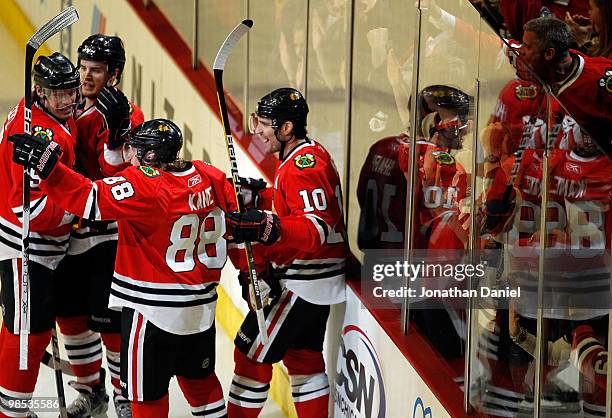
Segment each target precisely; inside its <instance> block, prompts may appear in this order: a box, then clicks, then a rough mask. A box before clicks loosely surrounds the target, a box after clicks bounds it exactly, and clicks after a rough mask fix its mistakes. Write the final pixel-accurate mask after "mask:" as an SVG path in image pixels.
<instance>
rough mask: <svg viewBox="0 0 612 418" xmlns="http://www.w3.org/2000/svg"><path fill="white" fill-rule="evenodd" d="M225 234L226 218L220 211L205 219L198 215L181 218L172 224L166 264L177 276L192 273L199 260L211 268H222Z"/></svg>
mask: <svg viewBox="0 0 612 418" xmlns="http://www.w3.org/2000/svg"><path fill="white" fill-rule="evenodd" d="M224 234H225V215H224V213H223V211H222V210H221V209H219V208H215V210H213V211H212V212H210V213H209V214H208V215H207V216H206V217H205V218H203V219H202V220H200V216H198V215H197V214H195V213H190V214H187V215H182V216H181V217H179V218H178V219H177V220H176V221H174V224H172V229H171V231H170V246H169V247H168V248H167V249H166V264H168V267H170V268H171V269H172V271H174V272H177V273H181V272H186V271H192V270H193V269H194V268H195V266H196V258H197V260H198V261H199V262H200V263H202V264H204V266H206V267H207V268H209V269H220V268H223V266H224V265H225V262H226V260H227V242H226V241H225V238H223V235H224ZM194 253H195V254H194Z"/></svg>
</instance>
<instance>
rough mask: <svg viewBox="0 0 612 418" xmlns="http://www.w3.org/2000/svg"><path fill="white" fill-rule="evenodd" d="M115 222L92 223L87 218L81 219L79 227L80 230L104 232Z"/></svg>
mask: <svg viewBox="0 0 612 418" xmlns="http://www.w3.org/2000/svg"><path fill="white" fill-rule="evenodd" d="M113 222H115V221H92V220H89V219H87V218H81V221H80V223H79V226H80V227H81V228H90V229H93V230H94V231H97V232H106V231H107V230H108V226H109V225H110V224H111V223H113Z"/></svg>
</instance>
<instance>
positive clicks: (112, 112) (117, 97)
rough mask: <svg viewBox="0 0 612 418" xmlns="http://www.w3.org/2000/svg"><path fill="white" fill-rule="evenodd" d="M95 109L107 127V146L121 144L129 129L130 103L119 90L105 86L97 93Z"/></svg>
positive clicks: (115, 147) (116, 146)
mask: <svg viewBox="0 0 612 418" xmlns="http://www.w3.org/2000/svg"><path fill="white" fill-rule="evenodd" d="M96 109H98V111H99V112H100V113H101V114H102V116H103V117H104V120H105V122H106V127H107V128H108V148H109V149H117V148H119V147H121V146H122V145H123V143H124V142H125V140H126V139H127V134H128V132H129V131H130V103H129V102H128V99H127V98H126V97H125V95H124V94H123V92H122V91H121V90H118V89H116V88H115V87H109V86H106V87H104V88H103V89H102V90H100V92H99V93H98V97H97V100H96Z"/></svg>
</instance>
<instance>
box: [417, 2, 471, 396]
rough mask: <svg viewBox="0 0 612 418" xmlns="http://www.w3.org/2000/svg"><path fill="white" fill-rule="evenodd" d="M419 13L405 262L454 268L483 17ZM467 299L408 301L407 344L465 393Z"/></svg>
mask: <svg viewBox="0 0 612 418" xmlns="http://www.w3.org/2000/svg"><path fill="white" fill-rule="evenodd" d="M421 6H422V12H421V20H420V23H421V33H420V45H419V66H418V78H417V80H416V86H417V87H416V92H415V93H416V94H417V97H418V99H417V100H416V102H417V109H416V119H415V121H414V124H415V125H416V126H415V127H414V129H413V132H416V142H417V145H416V150H417V152H416V154H417V155H416V160H415V163H416V165H417V167H418V173H417V174H416V175H415V176H412V177H411V178H410V180H411V184H410V190H411V193H413V194H414V206H413V213H414V217H413V219H412V220H410V222H412V225H413V228H412V243H413V245H412V248H409V249H408V251H409V252H408V255H409V257H411V262H412V263H415V262H417V261H418V260H420V259H423V257H424V260H425V262H426V263H427V264H446V263H449V264H453V265H458V264H462V263H465V262H467V260H465V255H464V251H465V250H466V249H468V242H469V233H470V229H469V218H470V212H471V211H472V208H471V206H470V201H471V198H472V195H471V181H472V176H473V175H475V173H476V171H475V167H473V166H472V157H473V150H474V146H473V134H474V127H475V120H474V119H475V118H474V108H475V107H476V105H477V103H476V102H477V97H476V93H477V77H478V59H479V48H478V36H479V26H480V17H479V15H478V13H477V12H476V11H475V10H474V8H473V7H472V6H471V5H470V4H469V3H467V2H462V1H457V0H447V1H438V2H435V3H433V2H432V3H429V4H427V5H426V4H425V2H421ZM423 6H428V7H427V8H425V7H423ZM455 95H457V96H462V97H465V96H466V95H467V96H468V98H469V100H468V103H469V102H471V104H467V105H463V106H460V107H457V106H455V105H450V106H448V105H447V104H445V102H448V101H451V102H452V101H453V99H452V98H453V96H455ZM445 126H447V127H448V128H445ZM451 131H452V137H453V138H454V139H452V143H453V145H452V146H450V147H448V146H442V145H441V144H443V143H446V144H448V143H450V142H448V141H450V140H448V139H445V138H446V137H444V135H450V134H451ZM449 138H450V136H449ZM433 144H437V145H433ZM412 146H413V145H412V142H411V145H410V147H412ZM407 168H408V170H409V169H410V167H407ZM433 282H434V281H433V280H432V281H431V282H430V283H433ZM416 283H417V282H415V286H414V288H415V290H416V292H417V294H419V295H420V293H421V289H422V288H423V287H435V288H438V289H450V288H467V286H466V284H467V282H465V281H464V282H462V283H459V282H456V281H455V280H454V279H447V278H445V279H439V280H437V281H435V284H426V283H425V282H423V284H422V285H418V284H416ZM466 300H467V298H457V299H448V298H435V297H434V298H432V297H419V296H417V297H414V298H410V300H409V308H410V309H409V312H410V314H409V318H408V321H409V325H410V327H409V334H408V336H409V338H410V337H411V336H412V335H415V334H414V333H413V332H415V331H416V333H418V334H420V336H421V337H423V338H425V339H426V340H427V341H428V342H429V343H430V345H431V347H432V349H433V352H434V353H436V355H438V356H439V358H440V360H441V361H443V362H445V363H447V364H448V366H449V367H448V369H447V374H448V379H449V380H448V382H449V385H453V384H455V385H457V388H459V387H462V386H463V377H464V364H465V350H466V344H465V338H466V336H467V331H466V328H465V327H466V312H467V309H466V308H467V306H466V304H465V302H466ZM432 324H436V325H435V326H431V325H432ZM453 382H454V383H453Z"/></svg>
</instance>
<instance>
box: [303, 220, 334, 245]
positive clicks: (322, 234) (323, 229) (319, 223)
mask: <svg viewBox="0 0 612 418" xmlns="http://www.w3.org/2000/svg"><path fill="white" fill-rule="evenodd" d="M306 218H307V219H308V220H309V221H310V222H312V223H313V225H314V226H315V228H316V229H317V232H318V233H319V239H320V240H321V245H323V244H325V239H326V238H327V234H328V233H329V232H328V231H329V227H328V226H327V224H326V223H325V222H324V221H323V220H322V219H321V218H319V217H318V216H315V215H312V214H311V215H306Z"/></svg>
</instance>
